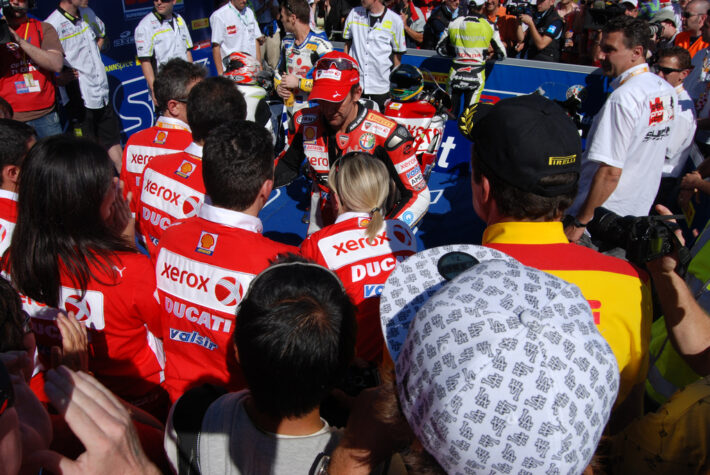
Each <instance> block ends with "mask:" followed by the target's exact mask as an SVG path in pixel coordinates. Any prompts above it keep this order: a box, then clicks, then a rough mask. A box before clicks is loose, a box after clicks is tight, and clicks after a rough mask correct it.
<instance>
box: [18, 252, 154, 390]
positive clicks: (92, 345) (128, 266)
mask: <svg viewBox="0 0 710 475" xmlns="http://www.w3.org/2000/svg"><path fill="white" fill-rule="evenodd" d="M89 265H90V270H91V273H92V275H94V276H95V278H93V279H92V280H91V281H89V284H88V286H87V290H86V293H85V295H84V296H83V298H82V296H81V291H80V290H77V289H75V288H73V284H72V281H71V279H70V278H69V276H68V273H67V272H62V275H61V283H62V288H61V292H60V296H59V301H60V304H59V308H60V309H61V310H64V311H66V312H74V314H75V316H76V319H77V320H79V321H80V322H82V323H83V324H84V325H85V326H86V328H87V330H88V337H89V355H90V358H89V369H90V370H91V371H92V372H93V373H94V375H95V376H96V378H97V379H98V380H99V381H101V383H103V384H104V385H105V386H106V387H107V388H109V389H110V390H111V391H112V392H114V393H116V394H118V395H119V396H120V397H122V398H124V399H129V400H130V399H136V398H140V397H141V396H144V395H145V394H147V393H149V392H150V391H152V390H154V389H157V387H158V386H159V385H160V384H161V382H162V381H163V379H164V375H163V367H164V363H165V358H164V356H163V349H162V344H161V342H160V340H158V337H159V336H160V335H161V333H162V328H161V322H160V307H159V305H158V302H157V300H156V298H155V271H154V269H153V265H152V264H151V262H150V259H148V258H147V257H146V256H144V255H142V254H139V253H137V252H135V253H133V252H118V253H116V260H115V262H114V264H113V267H112V270H111V272H110V273H107V272H106V271H104V270H103V269H101V268H100V266H98V265H96V264H91V263H90V264H89ZM22 302H23V307H24V309H25V311H26V312H27V313H28V314H29V315H30V317H31V322H32V330H33V331H34V334H35V337H36V339H37V350H38V353H39V357H40V362H41V363H42V364H43V366H45V367H47V363H48V362H49V358H50V350H51V347H52V346H60V347H61V344H62V337H61V334H60V333H59V328H58V327H57V324H56V317H57V311H58V310H57V309H56V308H53V307H48V306H47V305H45V304H43V303H40V302H37V301H34V300H32V299H30V298H28V297H26V296H22Z"/></svg>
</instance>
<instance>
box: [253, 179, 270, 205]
mask: <svg viewBox="0 0 710 475" xmlns="http://www.w3.org/2000/svg"><path fill="white" fill-rule="evenodd" d="M273 189H274V180H272V179H271V178H269V179H268V180H266V181H265V182H264V183H262V184H261V188H260V189H259V195H258V197H257V199H261V201H262V203H263V204H262V206H263V205H265V204H266V202H267V201H269V195H271V190H273Z"/></svg>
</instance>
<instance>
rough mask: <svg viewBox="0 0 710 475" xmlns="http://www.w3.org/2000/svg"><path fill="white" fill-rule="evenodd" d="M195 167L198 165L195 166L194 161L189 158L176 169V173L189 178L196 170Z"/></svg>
mask: <svg viewBox="0 0 710 475" xmlns="http://www.w3.org/2000/svg"><path fill="white" fill-rule="evenodd" d="M195 168H197V167H195V165H194V164H193V163H191V162H190V161H188V160H183V161H182V163H181V164H180V166H179V167H178V169H177V170H175V174H176V175H178V176H181V177H183V178H187V177H189V176H190V175H192V172H194V171H195Z"/></svg>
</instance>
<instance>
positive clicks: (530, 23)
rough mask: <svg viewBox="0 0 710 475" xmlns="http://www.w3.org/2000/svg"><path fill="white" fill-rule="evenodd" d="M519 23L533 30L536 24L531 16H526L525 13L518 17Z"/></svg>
mask: <svg viewBox="0 0 710 475" xmlns="http://www.w3.org/2000/svg"><path fill="white" fill-rule="evenodd" d="M518 21H519V22H520V23H522V24H524V25H528V26H529V27H531V28H533V27H535V23H534V22H533V19H532V17H531V16H530V15H527V14H525V13H523V14H522V15H520V16H518Z"/></svg>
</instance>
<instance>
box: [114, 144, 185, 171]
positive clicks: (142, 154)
mask: <svg viewBox="0 0 710 475" xmlns="http://www.w3.org/2000/svg"><path fill="white" fill-rule="evenodd" d="M174 152H177V150H169V149H166V148H158V147H143V146H141V145H129V146H128V147H127V148H126V170H128V171H129V172H131V173H136V174H141V173H143V169H144V168H145V166H146V165H148V164H149V163H150V161H151V160H153V158H154V157H155V156H156V155H165V154H168V153H174Z"/></svg>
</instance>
